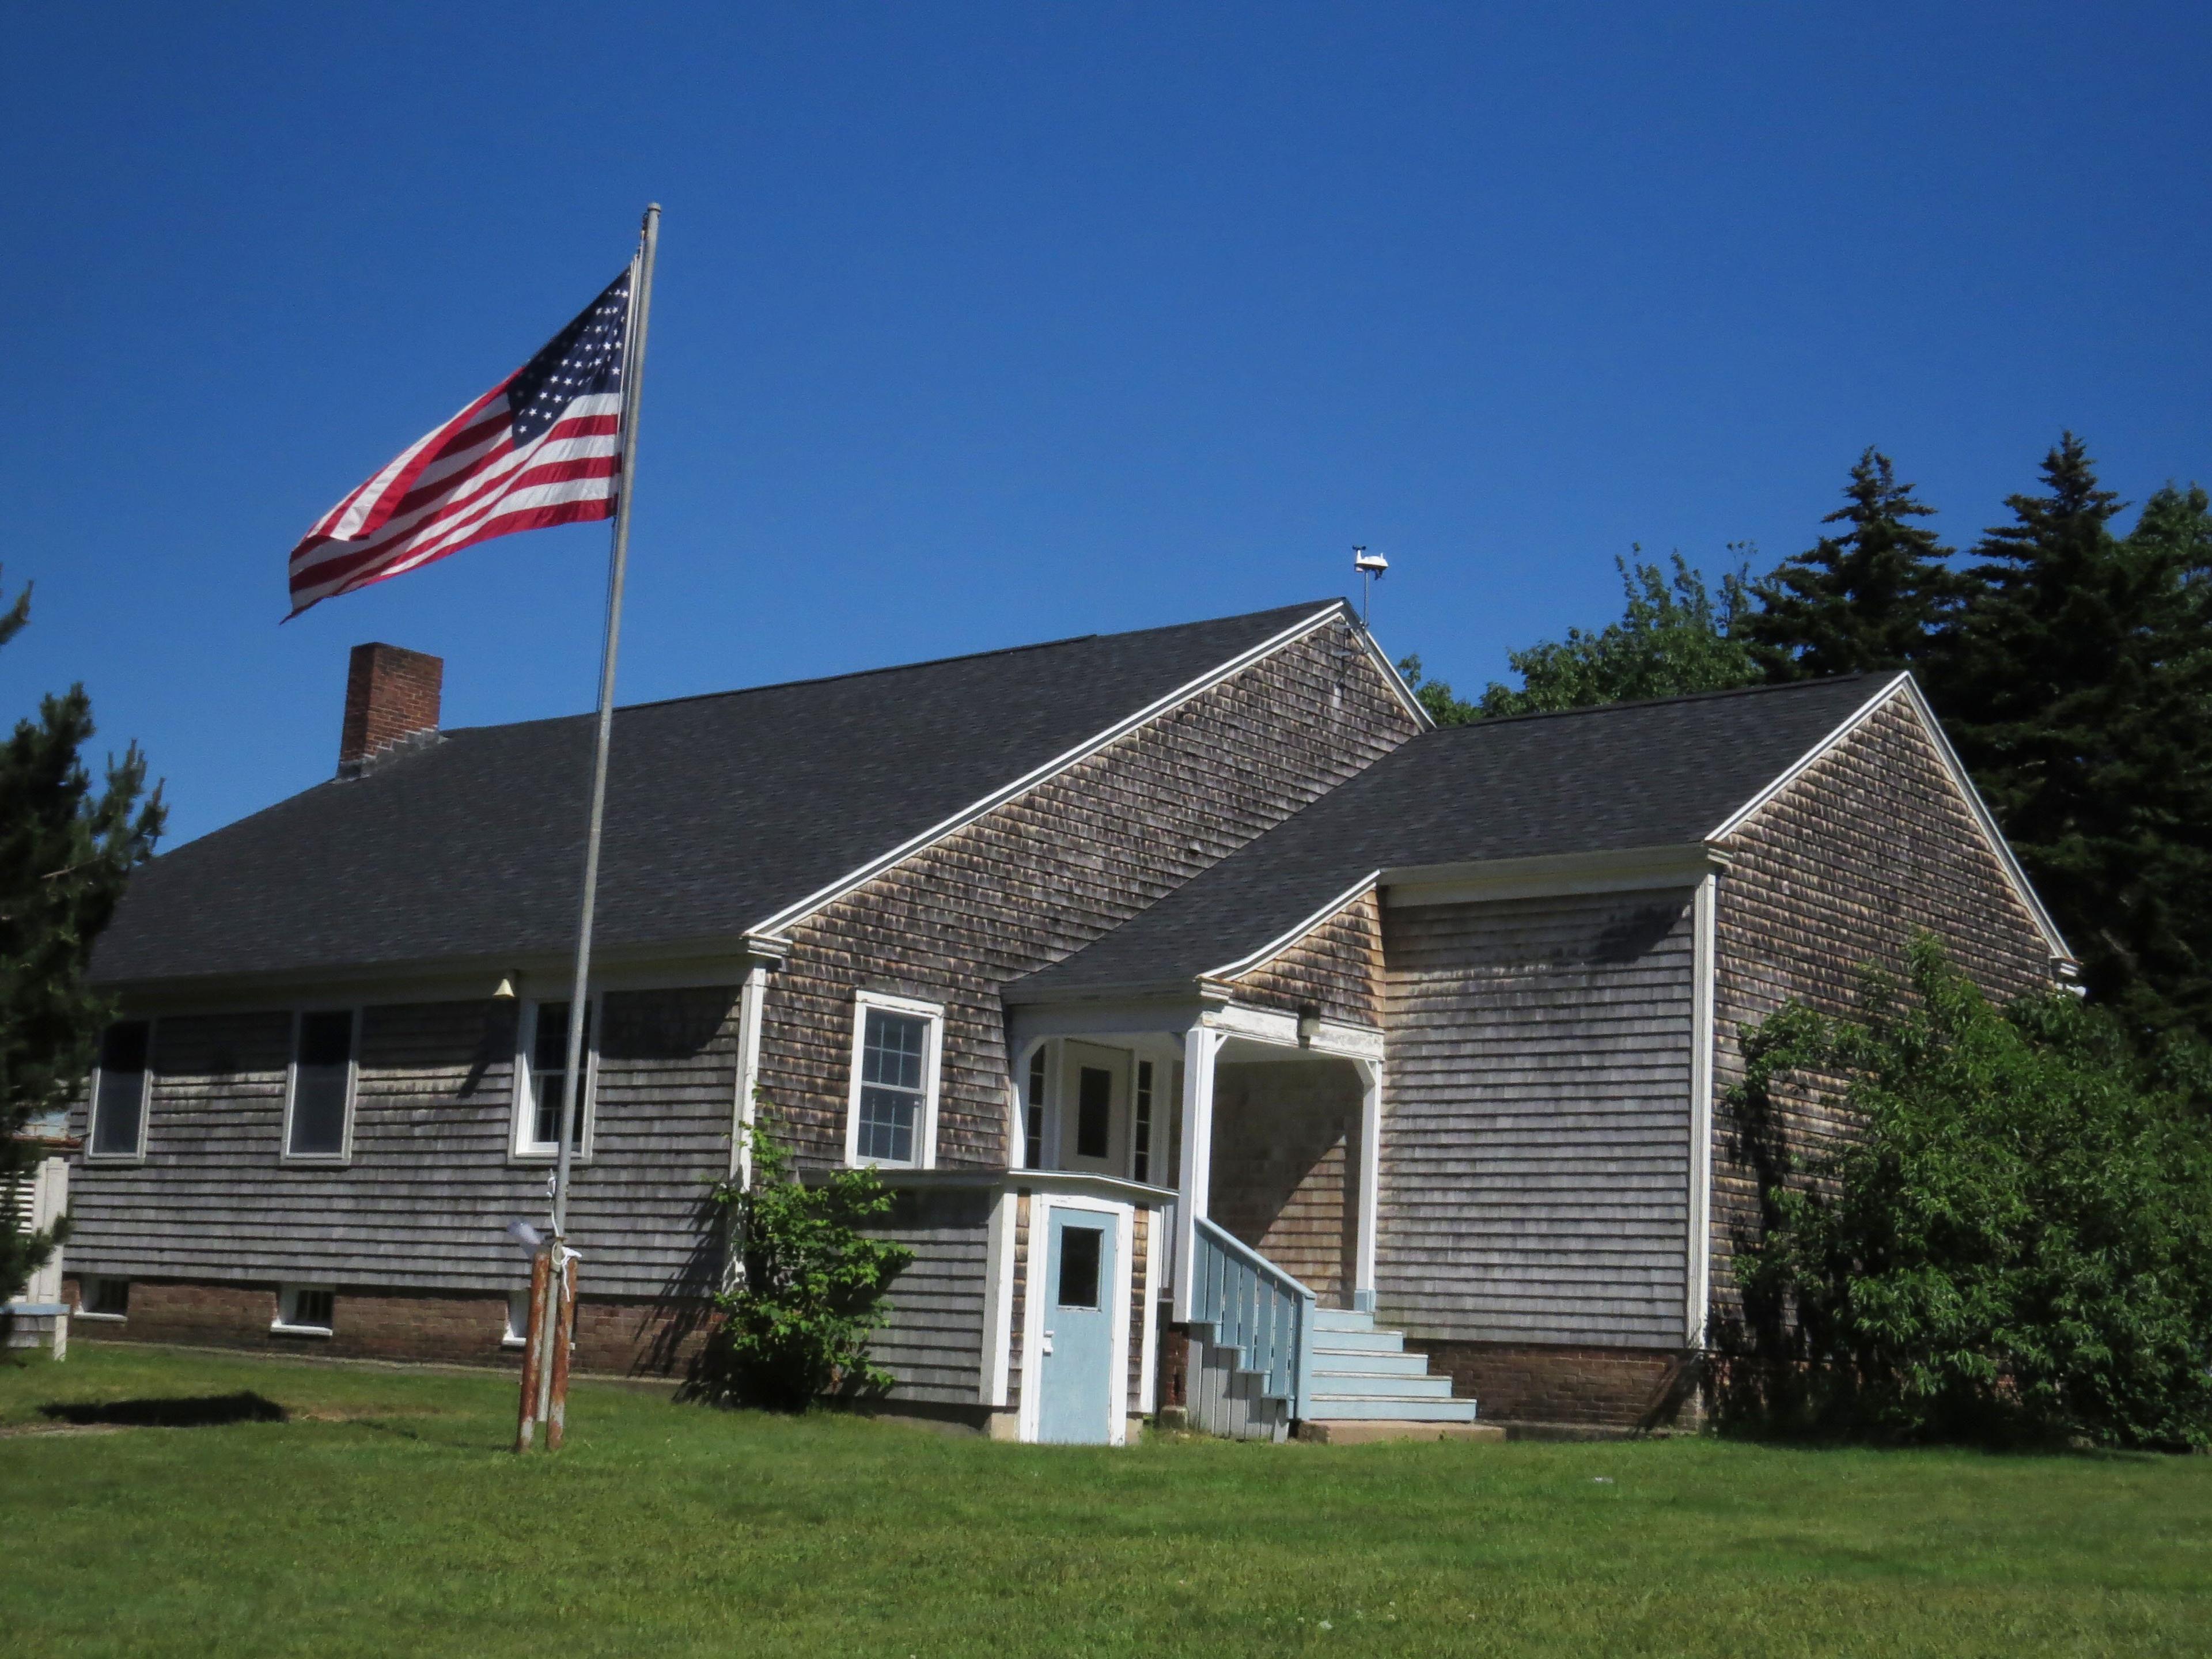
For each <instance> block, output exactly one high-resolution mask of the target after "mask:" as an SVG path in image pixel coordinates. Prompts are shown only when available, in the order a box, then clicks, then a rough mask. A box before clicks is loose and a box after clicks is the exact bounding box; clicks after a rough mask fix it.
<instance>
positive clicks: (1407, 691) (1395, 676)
mask: <svg viewBox="0 0 2212 1659" xmlns="http://www.w3.org/2000/svg"><path fill="white" fill-rule="evenodd" d="M1339 605H1340V607H1341V608H1342V610H1343V611H1344V619H1345V621H1346V622H1348V623H1351V624H1352V634H1353V635H1354V637H1356V638H1357V639H1358V641H1359V643H1360V646H1361V647H1362V648H1363V649H1364V650H1365V651H1366V653H1367V655H1368V658H1369V659H1370V660H1371V661H1372V662H1373V663H1374V665H1376V667H1377V668H1379V669H1381V670H1382V671H1383V684H1386V685H1388V686H1389V688H1390V690H1392V691H1393V692H1395V694H1396V696H1397V698H1398V701H1399V702H1401V703H1403V704H1405V705H1406V712H1407V714H1411V715H1412V716H1413V718H1414V719H1415V720H1419V721H1420V723H1421V730H1423V731H1424V732H1433V731H1435V730H1436V729H1437V721H1436V716H1435V715H1433V714H1430V713H1429V711H1428V709H1427V708H1426V707H1425V705H1424V704H1423V703H1422V702H1421V700H1420V698H1419V697H1418V696H1414V695H1413V687H1412V686H1410V685H1408V684H1406V677H1405V676H1404V675H1403V674H1401V673H1400V672H1399V671H1398V665H1397V664H1395V663H1394V662H1392V661H1391V660H1390V659H1389V656H1388V655H1387V654H1386V653H1384V651H1383V642H1382V641H1380V640H1378V639H1376V637H1375V636H1374V635H1372V634H1370V633H1369V632H1368V631H1367V624H1366V623H1364V622H1361V621H1359V620H1358V618H1357V617H1354V616H1353V615H1352V607H1351V606H1349V605H1343V603H1342V601H1339Z"/></svg>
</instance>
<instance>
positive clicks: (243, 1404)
mask: <svg viewBox="0 0 2212 1659" xmlns="http://www.w3.org/2000/svg"><path fill="white" fill-rule="evenodd" d="M39 1412H40V1415H41V1416H45V1417H49V1418H52V1419H54V1420H55V1421H56V1422H58V1423H75V1424H78V1425H86V1424H93V1423H112V1424H117V1425H124V1426H127V1427H131V1428H143V1429H216V1428H221V1427H222V1426H223V1425H226V1424H230V1423H282V1422H284V1421H286V1420H287V1419H288V1418H289V1415H290V1414H289V1413H287V1412H286V1411H285V1409H284V1408H283V1407H282V1406H280V1405H278V1404H277V1403H276V1401H273V1400H270V1399H266V1398H264V1396H262V1395H258V1394H255V1393H253V1392H252V1390H250V1389H240V1391H239V1392H238V1393H236V1394H204V1395H191V1396H188V1397H185V1398H183V1399H173V1400H107V1401H55V1402H54V1403H53V1404H52V1405H46V1406H41V1407H39Z"/></svg>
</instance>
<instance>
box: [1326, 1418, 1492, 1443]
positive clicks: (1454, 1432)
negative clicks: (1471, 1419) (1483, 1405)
mask: <svg viewBox="0 0 2212 1659" xmlns="http://www.w3.org/2000/svg"><path fill="white" fill-rule="evenodd" d="M1298 1438H1299V1439H1301V1440H1314V1441H1318V1442H1320V1443H1322V1445H1325V1446H1365V1445H1371V1444H1372V1443H1375V1442H1376V1441H1378V1440H1504V1439H1505V1438H1506V1433H1505V1431H1504V1429H1502V1428H1500V1427H1499V1426H1498V1425H1497V1424H1495V1423H1419V1422H1415V1421H1413V1419H1408V1418H1403V1417H1370V1418H1365V1419H1361V1418H1345V1417H1338V1418H1308V1419H1305V1420H1304V1422H1302V1423H1300V1424H1299V1425H1298Z"/></svg>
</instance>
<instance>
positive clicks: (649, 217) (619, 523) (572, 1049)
mask: <svg viewBox="0 0 2212 1659" xmlns="http://www.w3.org/2000/svg"><path fill="white" fill-rule="evenodd" d="M659 243H660V204H659V203H658V202H655V203H654V204H652V205H651V206H650V207H648V208H647V209H646V210H645V226H644V229H643V231H642V233H641V235H640V236H639V239H638V251H637V253H636V255H635V258H632V259H631V261H630V284H629V327H628V330H627V331H626V334H625V337H624V339H623V368H622V471H621V477H620V480H619V483H617V489H616V495H615V533H614V547H613V551H612V553H611V555H610V556H609V558H608V561H607V621H606V635H605V644H604V647H603V649H602V650H601V653H600V656H599V733H598V738H597V743H596V746H595V747H594V749H593V750H592V811H591V819H590V823H589V825H588V827H587V829H586V831H585V836H584V892H583V898H582V901H581V903H580V908H579V914H578V916H577V921H576V971H575V973H574V975H573V976H572V977H571V979H570V981H569V993H568V1066H567V1070H566V1072H565V1073H563V1075H562V1079H561V1116H560V1121H559V1122H558V1123H557V1124H556V1126H555V1133H556V1135H557V1136H558V1138H559V1139H558V1146H559V1150H558V1152H556V1154H555V1158H554V1164H553V1240H552V1244H553V1259H554V1263H555V1267H556V1279H555V1281H554V1283H555V1285H556V1291H565V1289H566V1286H567V1285H568V1274H567V1273H566V1272H565V1270H563V1268H562V1263H563V1262H564V1261H565V1260H566V1258H565V1257H564V1256H563V1255H562V1249H563V1248H564V1247H565V1246H566V1244H567V1243H568V1169H569V1163H570V1160H571V1158H572V1156H573V1154H574V1133H575V1130H576V1127H577V1123H576V1118H577V1107H578V1105H579V1104H580V1103H581V1101H582V1099H583V1096H582V1093H581V1092H580V1091H581V1090H582V1088H583V1083H584V1079H583V1069H584V1026H585V1023H586V1020H588V1019H589V1018H590V1012H591V1003H590V996H591V975H592V909H593V907H594V905H595V903H596V901H597V899H598V897H599V833H600V829H601V828H602V826H603V825H604V824H605V820H606V811H607V744H608V740H609V739H610V738H611V736H612V735H613V732H614V720H615V658H616V654H617V652H618V651H619V649H620V647H621V644H622V602H623V574H624V571H625V570H626V569H627V568H628V566H629V513H630V505H631V502H632V501H633V500H634V499H635V495H636V492H637V415H638V405H639V403H640V401H641V398H640V396H639V394H640V392H642V391H643V389H644V386H645V331H646V323H647V319H648V317H649V316H650V315H651V313H652V310H653V254H654V253H655V252H656V251H657V250H658V248H659ZM555 1318H556V1329H558V1328H559V1316H558V1313H557V1311H556V1316H555ZM543 1346H544V1352H543V1354H542V1355H541V1356H540V1359H539V1363H540V1364H541V1365H542V1366H543V1367H544V1370H543V1373H542V1375H543V1376H544V1386H545V1387H547V1388H550V1386H551V1381H552V1376H553V1372H554V1370H555V1366H554V1364H553V1347H554V1345H553V1343H552V1342H550V1341H548V1342H546V1343H545V1344H544V1345H543ZM548 1403H549V1405H550V1401H549V1402H548Z"/></svg>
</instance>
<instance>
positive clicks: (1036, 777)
mask: <svg viewBox="0 0 2212 1659" xmlns="http://www.w3.org/2000/svg"><path fill="white" fill-rule="evenodd" d="M1339 617H1343V618H1344V619H1345V620H1346V622H1347V623H1351V621H1352V618H1351V611H1350V608H1349V607H1348V606H1347V605H1346V604H1345V602H1344V601H1343V600H1342V599H1336V600H1334V601H1332V602H1331V603H1329V604H1328V605H1324V606H1323V607H1322V609H1321V610H1319V611H1315V612H1314V613H1313V614H1312V615H1311V616H1310V617H1306V618H1305V619H1304V620H1303V621H1301V622H1297V623H1292V624H1291V626H1290V627H1288V628H1286V629H1284V630H1283V631H1282V632H1281V633H1279V634H1278V635H1275V636H1274V637H1273V639H1269V640H1262V641H1261V642H1260V643H1259V644H1257V645H1255V646H1254V647H1252V648H1251V649H1250V650H1249V651H1246V652H1243V653H1241V654H1240V655H1237V656H1235V657H1232V658H1231V659H1229V660H1228V661H1226V662H1225V663H1220V664H1218V665H1215V666H1214V667H1212V668H1209V669H1208V670H1206V672H1205V673H1203V674H1201V675H1200V676H1199V678H1196V679H1194V680H1192V681H1190V682H1189V683H1188V684H1184V685H1181V686H1178V687H1176V689H1175V690H1172V691H1170V692H1169V693H1168V694H1167V696H1164V697H1162V698H1160V699H1159V700H1158V701H1157V702H1152V703H1151V704H1149V705H1147V706H1146V707H1145V708H1140V709H1139V710H1138V711H1137V712H1136V713H1135V714H1131V715H1128V716H1127V718H1125V719H1123V720H1117V721H1116V722H1115V724H1113V725H1112V726H1108V727H1107V728H1106V729H1105V730H1104V731H1103V732H1099V733H1097V735H1096V736H1093V737H1090V738H1085V739H1084V740H1083V741H1082V742H1081V743H1079V744H1077V745H1076V746H1075V747H1074V748H1073V749H1071V750H1067V752H1066V753H1065V754H1063V755H1059V756H1055V757H1054V758H1053V759H1051V760H1048V761H1047V762H1046V763H1044V764H1043V765H1042V766H1040V767H1037V768H1036V769H1035V770H1033V771H1030V772H1028V773H1025V774H1024V775H1022V776H1020V777H1018V778H1016V779H1015V780H1014V781H1012V783H1009V784H1006V785H1004V786H1003V787H1000V788H997V789H994V790H993V791H992V792H991V793H989V794H987V795H986V796H984V797H983V798H982V799H981V800H978V801H975V802H974V803H973V804H972V805H967V806H963V807H962V808H961V809H960V810H959V811H957V812H955V813H953V814H952V816H951V817H948V818H946V819H945V820H944V821H943V822H942V823H935V824H933V825H931V826H930V827H929V828H928V829H925V830H923V831H922V832H921V834H920V835H918V836H914V837H913V838H912V839H911V840H908V841H906V842H902V843H900V844H899V845H898V846H896V847H894V848H891V849H890V851H889V852H888V853H884V854H881V855H879V856H878V857H876V858H873V859H871V860H869V861H868V862H867V863H866V864H863V865H861V866H860V867H859V868H858V869H855V870H854V871H851V872H848V874H845V875H842V876H840V877H838V878H837V879H836V880H835V881H833V882H831V883H829V884H828V885H827V886H825V887H823V888H820V889H819V890H817V891H815V892H812V893H810V894H808V895H807V896H805V898H803V899H800V900H799V902H797V903H796V904H793V905H789V906H787V907H786V908H783V909H781V910H779V911H777V912H776V913H775V915H772V916H769V917H768V918H766V919H765V920H764V921H757V922H755V923H754V924H753V925H752V926H751V927H748V928H746V929H745V933H746V935H747V936H748V937H751V936H754V935H768V936H776V935H781V934H782V933H784V932H785V931H786V930H787V929H789V928H791V927H796V926H797V925H798V924H799V923H800V922H802V921H805V920H806V919H807V918H808V917H809V916H811V915H813V914H814V913H815V912H816V911H817V910H819V909H821V908H823V906H824V905H827V904H830V903H834V902H836V900H838V899H840V898H842V897H843V896H845V895H846V894H848V893H849V892H851V891H852V890H854V888H856V887H859V886H860V885H862V884H865V883H866V882H870V881H872V880H874V879H875V878H877V877H878V876H879V875H881V874H883V873H884V872H885V871H886V870H889V869H890V868H891V867H892V866H895V865H898V864H902V863H904V862H905V861H906V860H908V859H910V858H912V857H913V856H914V855H915V854H916V853H920V852H922V851H925V850H926V849H927V848H931V847H933V846H935V845H936V844H937V843H938V842H940V841H943V840H944V839H945V837H946V836H949V835H951V834H952V833H953V832H954V831H955V830H957V829H964V828H965V827H966V826H967V825H969V824H970V823H974V822H975V820H976V819H977V818H980V817H982V816H983V815H984V814H985V813H986V812H988V811H991V810H992V809H994V807H999V806H1003V805H1006V802H1008V801H1010V800H1012V799H1014V798H1015V797H1016V796H1018V795H1022V794H1025V793H1028V792H1029V791H1030V790H1031V789H1034V788H1036V787H1037V785H1039V784H1041V783H1047V782H1049V781H1051V780H1052V779H1054V778H1055V777H1057V776H1059V775H1060V774H1061V773H1062V772H1065V771H1066V770H1067V769H1068V768H1070V767H1072V766H1074V765H1076V764H1077V763H1079V762H1082V761H1085V760H1088V759H1089V758H1090V757H1091V756H1093V755H1095V754H1097V752H1098V751H1099V750H1102V749H1104V748H1105V747H1106V746H1107V745H1108V744H1111V743H1114V742H1115V741H1116V740H1117V739H1119V738H1124V737H1127V735H1128V734H1129V733H1130V732H1133V731H1135V730H1137V728H1138V727H1139V726H1146V725H1148V724H1150V723H1151V722H1152V721H1153V720H1158V718H1159V717H1160V716H1161V715H1163V714H1168V713H1170V712H1171V711H1173V710H1174V709H1176V708H1180V707H1181V706H1182V704H1184V703H1186V702H1189V701H1190V700H1191V699H1192V698H1193V697H1195V696H1199V695H1200V693H1202V692H1206V691H1208V690H1212V688H1213V687H1215V686H1217V685H1218V684H1221V683H1222V682H1223V681H1224V680H1225V679H1228V678H1230V677H1231V676H1232V675H1235V674H1238V673H1242V672H1243V671H1244V670H1245V669H1247V668H1249V667H1250V666H1251V665H1253V664H1254V663H1255V662H1259V661H1261V660H1262V659H1265V658H1267V657H1270V656H1273V654H1274V653H1276V652H1278V651H1279V650H1281V649H1282V648H1283V647H1285V646H1286V645H1294V644H1296V643H1297V641H1300V640H1302V639H1304V638H1305V637H1306V635H1309V634H1311V633H1313V632H1315V631H1316V629H1322V628H1325V627H1327V626H1328V624H1329V623H1332V622H1334V621H1335V620H1337V619H1338V618H1339ZM1352 625H1353V628H1354V631H1355V632H1356V631H1358V629H1357V624H1356V623H1355V624H1352ZM1401 687H1402V682H1401ZM1409 695H1410V694H1409Z"/></svg>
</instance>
